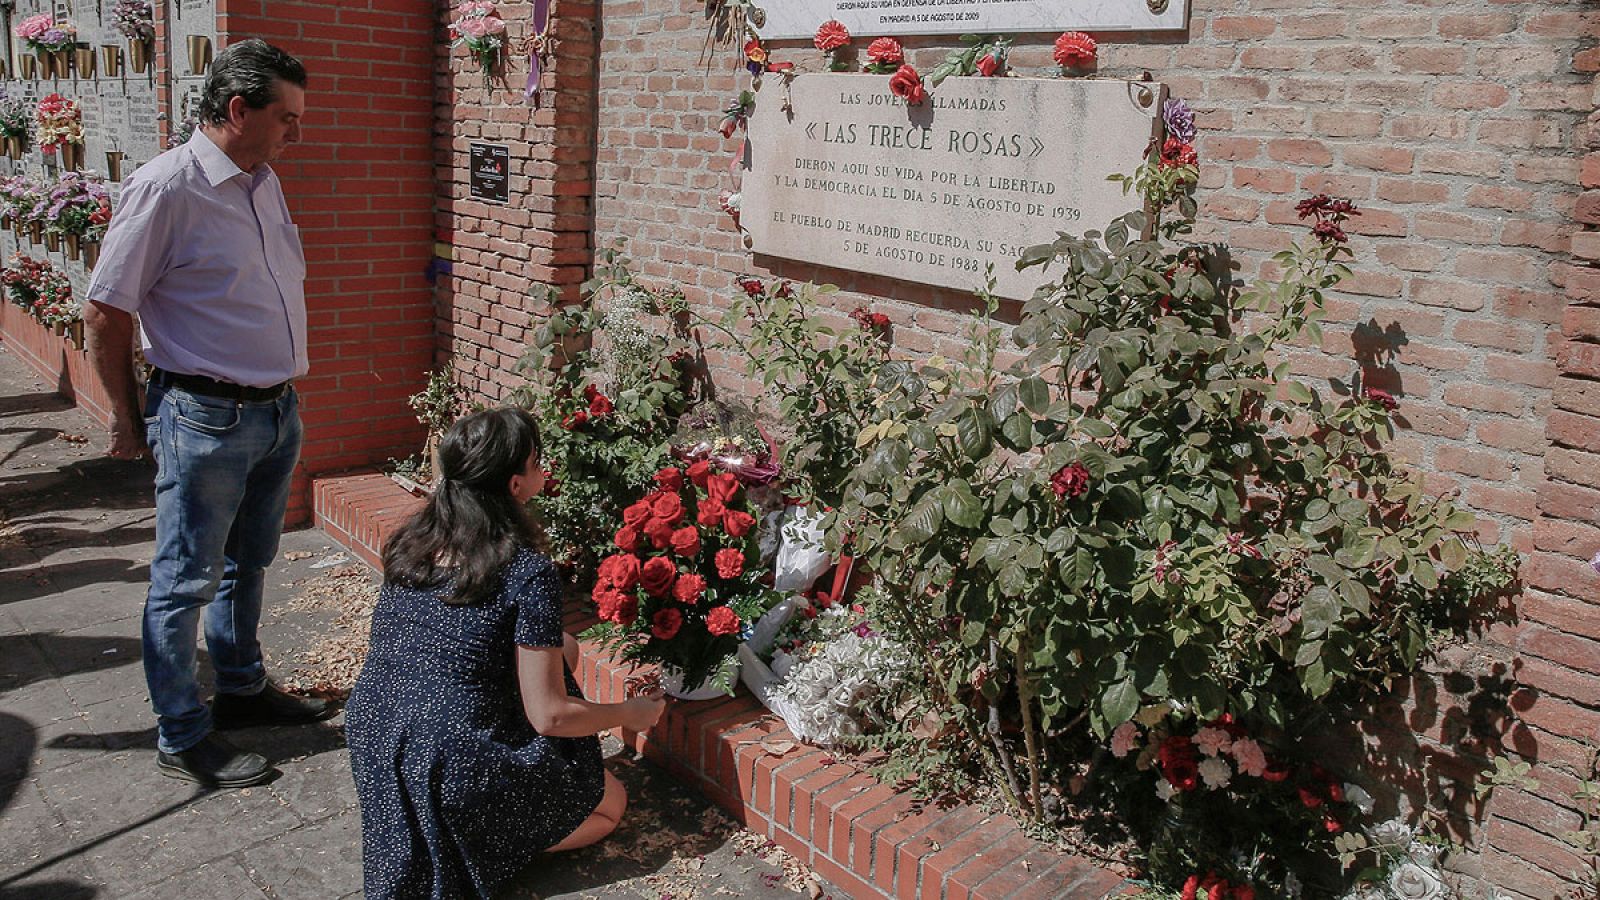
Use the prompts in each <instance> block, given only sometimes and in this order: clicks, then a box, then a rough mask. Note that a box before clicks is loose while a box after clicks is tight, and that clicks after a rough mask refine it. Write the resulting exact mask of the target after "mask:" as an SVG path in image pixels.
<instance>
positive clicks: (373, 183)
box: [217, 0, 437, 521]
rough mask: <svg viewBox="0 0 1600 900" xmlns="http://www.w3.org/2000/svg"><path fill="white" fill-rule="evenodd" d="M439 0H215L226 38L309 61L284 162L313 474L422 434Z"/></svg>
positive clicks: (397, 450) (304, 497)
mask: <svg viewBox="0 0 1600 900" xmlns="http://www.w3.org/2000/svg"><path fill="white" fill-rule="evenodd" d="M436 21H437V18H436V17H435V8H434V4H433V3H432V2H431V0H306V2H282V0H218V2H217V30H218V33H219V35H220V36H221V40H220V44H221V45H222V46H226V45H227V44H228V43H230V42H232V41H234V40H239V39H242V38H246V37H261V38H265V39H266V40H268V41H270V42H272V43H274V44H277V45H278V46H281V47H283V48H284V49H285V50H287V51H289V52H290V53H293V54H295V55H296V56H297V57H299V58H300V59H301V60H302V61H303V62H304V63H305V65H306V69H307V70H308V72H309V73H310V84H309V86H308V90H307V94H306V106H307V112H306V120H305V124H304V138H303V141H302V143H300V144H299V145H298V146H296V147H294V148H291V150H290V151H289V153H288V154H287V155H286V156H285V158H284V159H283V160H281V161H280V162H278V163H276V164H275V165H274V167H275V168H276V169H277V170H278V173H279V175H280V176H281V177H282V179H283V185H284V192H285V194H286V195H287V197H288V200H289V209H290V212H291V214H292V215H293V217H294V220H295V222H296V224H298V225H299V227H300V234H301V240H302V242H303V243H304V245H305V252H306V263H307V273H308V274H307V278H306V307H307V314H308V317H309V350H310V354H311V372H310V374H309V375H308V376H307V377H306V378H304V379H302V380H301V381H300V382H298V386H299V390H300V396H301V405H302V411H303V415H304V418H305V425H306V443H305V447H304V449H303V451H302V453H301V464H300V471H301V484H302V488H301V489H299V490H296V491H295V495H294V500H293V501H292V505H291V509H290V518H291V521H304V520H305V519H306V518H307V516H308V515H309V506H308V502H309V487H308V485H309V482H308V481H307V478H309V477H310V476H314V475H317V474H319V473H323V472H329V471H335V470H340V469H348V468H354V467H359V466H366V465H372V464H378V463H382V462H383V461H384V460H386V459H388V458H390V457H403V456H407V455H409V454H411V453H413V452H415V451H416V450H417V449H418V447H419V446H420V445H421V441H422V431H421V427H420V426H419V425H418V424H417V422H416V419H415V417H414V416H413V415H412V413H411V410H410V408H409V407H408V406H407V404H406V398H407V397H408V396H410V395H411V394H413V393H416V392H417V391H418V390H420V389H421V388H422V386H423V381H424V377H425V375H426V372H427V370H428V366H429V363H430V361H431V359H432V354H433V310H432V302H431V297H432V293H431V288H430V286H429V284H428V281H427V274H426V273H427V270H428V266H429V264H430V263H431V261H432V258H433V243H432V225H433V210H434V196H433V181H434V171H433V154H432V151H431V149H430V143H431V140H432V132H433V124H434V109H433V106H434V97H433V94H432V90H431V86H432V84H433V67H434V46H435V41H434V38H435V23H436Z"/></svg>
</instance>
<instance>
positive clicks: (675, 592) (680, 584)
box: [672, 572, 706, 604]
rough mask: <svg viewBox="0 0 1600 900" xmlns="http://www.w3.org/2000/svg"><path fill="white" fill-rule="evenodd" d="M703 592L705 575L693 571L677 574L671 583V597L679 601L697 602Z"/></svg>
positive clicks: (704, 590) (704, 589)
mask: <svg viewBox="0 0 1600 900" xmlns="http://www.w3.org/2000/svg"><path fill="white" fill-rule="evenodd" d="M705 592H706V580H705V577H704V576H701V575H696V574H695V573H693V572H690V573H688V574H686V575H681V576H679V578H678V580H677V581H676V582H674V583H673V585H672V599H674V600H676V601H678V602H679V603H690V604H693V603H698V602H700V598H701V597H702V596H704V595H705Z"/></svg>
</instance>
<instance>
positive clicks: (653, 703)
mask: <svg viewBox="0 0 1600 900" xmlns="http://www.w3.org/2000/svg"><path fill="white" fill-rule="evenodd" d="M621 705H622V727H623V728H626V729H628V730H629V731H632V732H635V733H641V732H645V731H649V730H650V729H651V728H652V727H654V725H655V724H656V722H658V721H660V720H661V714H662V713H663V712H666V709H667V695H666V694H665V693H664V692H662V691H661V690H660V689H659V688H657V689H656V690H653V691H649V692H646V693H643V694H640V695H639V696H637V697H634V698H633V699H631V700H624V701H623V702H622V704H621Z"/></svg>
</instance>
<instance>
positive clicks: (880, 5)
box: [760, 0, 1189, 39]
mask: <svg viewBox="0 0 1600 900" xmlns="http://www.w3.org/2000/svg"><path fill="white" fill-rule="evenodd" d="M763 8H764V10H765V12H766V14H767V19H766V22H765V23H764V24H763V25H762V26H761V28H760V31H761V36H762V37H763V38H772V39H783V38H808V37H811V36H812V35H813V34H815V33H816V31H817V26H819V25H821V24H822V23H823V22H826V21H828V20H829V19H835V20H838V21H840V22H843V23H844V25H845V27H846V28H849V29H850V32H851V33H852V34H857V35H861V36H864V37H865V36H872V37H876V36H879V35H886V34H890V35H897V34H966V33H976V34H992V33H994V32H1016V31H1072V30H1081V31H1168V30H1174V29H1180V30H1181V29H1184V28H1187V27H1188V26H1189V0H769V2H767V3H766V4H764V6H763Z"/></svg>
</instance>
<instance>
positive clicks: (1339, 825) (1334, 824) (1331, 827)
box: [1322, 816, 1344, 834]
mask: <svg viewBox="0 0 1600 900" xmlns="http://www.w3.org/2000/svg"><path fill="white" fill-rule="evenodd" d="M1322 828H1323V830H1324V831H1326V832H1328V833H1329V834H1338V833H1339V832H1341V831H1343V830H1344V823H1343V822H1340V821H1339V820H1338V819H1335V818H1334V817H1333V816H1329V817H1327V818H1326V819H1323V820H1322Z"/></svg>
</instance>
